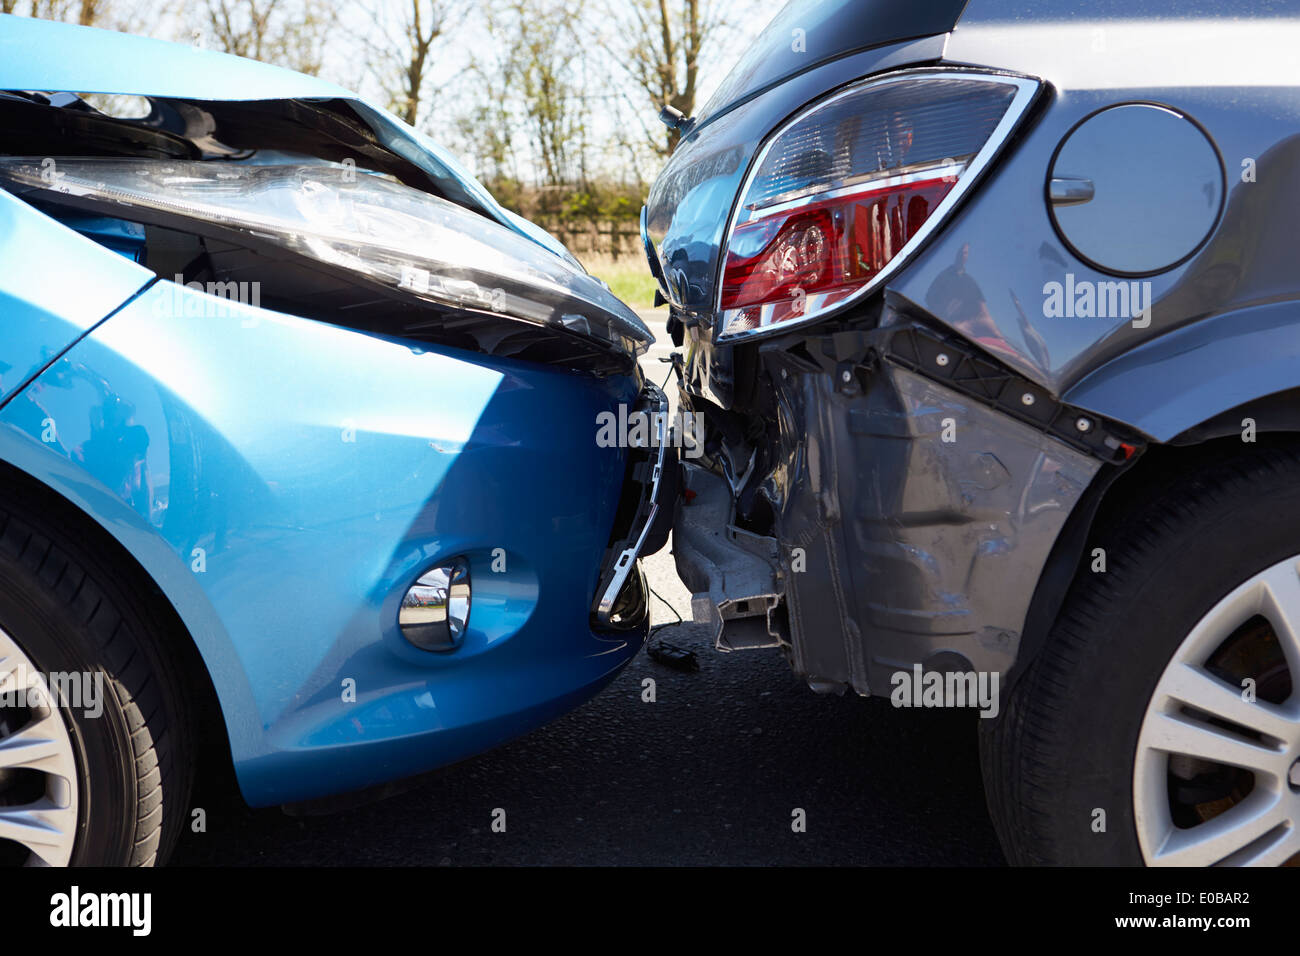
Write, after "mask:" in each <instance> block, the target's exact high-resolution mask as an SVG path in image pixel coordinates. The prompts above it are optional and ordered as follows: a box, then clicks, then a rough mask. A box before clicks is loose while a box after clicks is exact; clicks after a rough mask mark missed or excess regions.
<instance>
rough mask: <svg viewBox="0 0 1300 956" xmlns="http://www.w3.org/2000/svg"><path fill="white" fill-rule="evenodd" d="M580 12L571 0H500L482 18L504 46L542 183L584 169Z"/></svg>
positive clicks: (568, 178) (579, 175)
mask: <svg viewBox="0 0 1300 956" xmlns="http://www.w3.org/2000/svg"><path fill="white" fill-rule="evenodd" d="M580 15H581V7H580V4H579V3H578V2H576V0H551V2H549V3H545V4H542V3H538V2H536V0H505V2H503V3H501V4H500V6H499V8H498V9H497V10H496V11H493V12H492V13H490V14H489V17H488V29H489V33H491V34H492V35H493V36H495V37H496V38H497V39H498V42H501V43H503V45H504V47H505V49H506V50H507V51H508V52H507V56H506V65H505V68H506V70H507V71H508V74H509V75H510V76H511V77H512V79H513V81H514V83H515V84H516V86H515V90H514V92H515V93H516V95H517V97H518V102H519V109H520V112H521V113H522V117H521V118H522V120H523V126H524V128H525V129H526V130H527V133H528V138H529V140H530V141H531V144H532V147H533V154H534V160H535V165H536V167H537V170H538V172H539V173H540V178H541V181H542V183H543V184H544V185H547V186H558V185H561V184H564V183H568V182H573V181H575V180H581V179H583V178H584V176H585V171H586V157H585V146H586V141H587V117H586V102H585V100H584V99H583V98H582V96H581V95H580V93H579V90H578V84H577V82H576V77H575V65H576V61H577V60H578V58H579V53H580V52H581V50H582V42H581V39H580V37H579V30H578V24H579V18H580Z"/></svg>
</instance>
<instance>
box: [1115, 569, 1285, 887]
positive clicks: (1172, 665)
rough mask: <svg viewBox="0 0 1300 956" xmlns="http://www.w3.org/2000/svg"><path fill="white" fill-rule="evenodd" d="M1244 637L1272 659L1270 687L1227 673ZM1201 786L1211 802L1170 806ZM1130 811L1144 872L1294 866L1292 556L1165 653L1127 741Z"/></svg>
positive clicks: (1234, 595) (1235, 592)
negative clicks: (1132, 751)
mask: <svg viewBox="0 0 1300 956" xmlns="http://www.w3.org/2000/svg"><path fill="white" fill-rule="evenodd" d="M1270 635H1271V636H1270ZM1134 639H1141V635H1135V636H1134ZM1247 640H1249V641H1255V642H1257V643H1258V644H1259V648H1258V649H1257V650H1256V651H1255V653H1256V654H1257V655H1258V654H1263V655H1264V656H1265V657H1266V658H1267V659H1268V660H1269V661H1271V665H1270V666H1269V667H1268V668H1267V669H1266V670H1267V673H1269V674H1271V675H1272V678H1271V679H1268V681H1267V682H1268V683H1269V685H1270V686H1265V681H1264V680H1255V679H1254V678H1242V679H1240V680H1238V679H1235V677H1234V674H1235V675H1236V676H1239V675H1240V674H1242V673H1246V672H1247V670H1245V669H1237V670H1235V671H1230V670H1228V669H1226V665H1225V664H1224V663H1223V662H1225V661H1228V660H1231V661H1234V662H1235V661H1240V660H1242V659H1244V655H1245V654H1247V653H1249V649H1247V650H1246V651H1242V650H1241V649H1239V648H1238V647H1237V646H1236V645H1235V644H1234V643H1233V642H1234V641H1236V642H1240V641H1247ZM1256 659H1258V658H1256ZM1283 664H1284V666H1283ZM1270 688H1271V689H1270ZM1206 780H1216V781H1218V783H1217V786H1218V788H1219V792H1217V793H1215V794H1213V797H1212V798H1211V799H1207V800H1206V801H1204V802H1203V803H1199V804H1196V803H1195V799H1196V798H1195V797H1191V798H1184V799H1181V800H1180V799H1179V798H1178V794H1179V793H1183V794H1186V793H1188V792H1191V793H1195V792H1196V787H1197V786H1198V785H1199V786H1201V787H1202V790H1205V789H1207V788H1206V786H1205V785H1204V784H1199V783H1198V782H1199V781H1206ZM1225 780H1227V781H1228V784H1227V785H1225V784H1224V783H1223V781H1225ZM1189 800H1190V801H1191V802H1192V803H1193V806H1191V808H1190V809H1189V807H1188V806H1187V804H1188V802H1189ZM1133 810H1134V817H1135V822H1136V826H1137V835H1138V842H1139V844H1140V846H1141V850H1142V855H1143V858H1144V859H1145V861H1146V863H1147V864H1148V865H1154V866H1213V865H1220V866H1224V865H1226V866H1277V865H1281V864H1284V863H1287V862H1288V861H1291V862H1292V863H1294V862H1296V861H1297V860H1300V856H1298V854H1300V555H1297V556H1294V557H1291V558H1288V559H1286V560H1285V561H1281V562H1279V563H1278V564H1275V565H1273V566H1272V567H1270V568H1267V569H1265V570H1264V571H1261V572H1260V573H1258V574H1256V575H1255V576H1254V577H1252V578H1250V579H1249V580H1248V581H1246V582H1245V583H1244V584H1242V585H1241V586H1240V587H1238V588H1236V589H1235V590H1233V591H1232V593H1230V594H1229V595H1228V596H1227V597H1225V598H1224V599H1223V600H1221V601H1219V602H1218V604H1216V605H1215V606H1214V607H1213V608H1212V609H1211V610H1210V611H1209V612H1208V613H1207V614H1206V615H1205V616H1204V617H1203V618H1201V620H1200V621H1199V622H1198V623H1197V624H1196V626H1195V627H1193V628H1192V630H1191V632H1190V633H1189V634H1188V635H1187V637H1186V638H1185V639H1184V640H1183V642H1182V644H1180V645H1179V647H1178V649H1177V650H1176V651H1175V652H1174V655H1173V657H1172V659H1171V660H1170V662H1169V664H1168V666H1166V668H1165V671H1164V673H1163V674H1162V675H1161V677H1160V680H1159V682H1158V683H1157V684H1156V688H1155V692H1154V693H1153V694H1152V696H1151V699H1150V701H1149V702H1148V704H1147V710H1146V715H1145V717H1144V719H1143V722H1142V728H1141V731H1140V733H1139V735H1138V744H1137V753H1136V757H1135V762H1134V772H1133ZM1293 857H1294V858H1296V860H1293V859H1292V858H1293Z"/></svg>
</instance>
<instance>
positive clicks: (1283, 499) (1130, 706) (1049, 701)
mask: <svg viewBox="0 0 1300 956" xmlns="http://www.w3.org/2000/svg"><path fill="white" fill-rule="evenodd" d="M1234 446H1235V447H1234ZM1166 479H1167V480H1166ZM1096 547H1101V548H1104V549H1105V555H1106V565H1107V567H1106V571H1105V573H1094V572H1093V571H1092V570H1091V567H1090V566H1089V563H1088V562H1087V561H1086V560H1085V561H1084V562H1083V564H1082V566H1081V567H1080V570H1079V573H1078V575H1077V577H1076V579H1075V581H1074V582H1073V585H1072V588H1071V590H1070V592H1069V594H1068V596H1067V598H1066V600H1065V603H1064V605H1063V607H1062V609H1061V612H1060V614H1059V615H1058V617H1057V620H1056V622H1055V623H1054V625H1053V627H1052V629H1051V632H1050V633H1049V635H1048V637H1047V640H1046V644H1045V646H1044V647H1043V649H1042V651H1041V653H1040V654H1039V656H1038V657H1037V658H1036V659H1035V661H1034V662H1033V664H1032V665H1031V666H1030V667H1029V668H1028V669H1027V670H1026V672H1025V673H1024V674H1023V675H1022V677H1021V679H1020V680H1019V682H1018V683H1017V684H1016V686H1015V687H1013V688H1012V690H1011V692H1010V694H1009V696H1008V699H1007V701H1006V702H1005V706H1004V707H1003V710H1002V713H1001V714H1000V716H999V717H998V718H996V719H995V720H983V721H980V734H979V737H980V756H981V761H982V765H983V773H984V786H985V793H986V796H987V799H988V805H989V811H990V815H991V816H992V819H993V824H994V828H995V829H996V831H997V834H998V838H999V840H1000V841H1001V844H1002V848H1003V850H1004V852H1005V853H1006V855H1007V858H1008V860H1009V861H1010V862H1011V863H1012V864H1015V865H1076V864H1081V865H1142V863H1143V857H1142V853H1141V849H1140V845H1139V841H1138V835H1137V829H1136V825H1135V822H1134V809H1133V770H1134V759H1135V754H1136V749H1137V742H1138V735H1139V731H1140V729H1141V726H1142V721H1143V718H1144V716H1145V712H1146V708H1147V706H1148V703H1149V701H1150V700H1151V695H1152V694H1153V692H1154V690H1155V686H1156V684H1157V682H1158V681H1159V679H1160V676H1161V674H1162V673H1163V672H1164V670H1165V667H1166V665H1167V664H1168V662H1169V661H1170V659H1171V657H1172V656H1173V654H1174V653H1175V651H1176V650H1177V648H1178V647H1179V646H1180V644H1181V643H1182V641H1183V639H1184V638H1185V637H1186V636H1187V634H1188V633H1189V632H1190V631H1191V629H1192V628H1193V626H1194V625H1195V624H1196V623H1197V622H1198V621H1199V620H1200V619H1201V618H1202V617H1203V616H1204V615H1205V614H1206V613H1207V612H1208V611H1209V610H1210V609H1211V608H1213V607H1214V605H1215V604H1217V603H1218V602H1219V601H1220V600H1221V599H1222V598H1223V597H1224V596H1226V595H1227V594H1229V593H1230V592H1231V591H1232V590H1234V589H1235V588H1237V587H1238V586H1239V585H1241V584H1242V583H1243V582H1245V581H1247V580H1249V579H1250V578H1251V577H1252V576H1254V575H1255V574H1257V573H1259V572H1260V571H1262V570H1264V569H1266V568H1269V567H1271V566H1272V565H1274V564H1276V563H1277V562H1279V561H1282V560H1284V559H1286V558H1288V557H1291V556H1293V555H1296V554H1297V553H1300V453H1298V452H1297V449H1296V448H1295V446H1294V445H1290V444H1287V445H1283V444H1278V445H1272V446H1264V445H1262V444H1261V445H1258V446H1256V445H1245V446H1243V445H1242V444H1240V443H1235V442H1229V443H1226V444H1225V445H1223V446H1219V448H1218V449H1216V451H1215V452H1214V453H1213V455H1212V456H1207V457H1206V458H1204V459H1202V460H1200V463H1199V464H1198V465H1196V466H1195V467H1194V468H1190V469H1183V470H1179V471H1170V472H1168V473H1166V474H1164V475H1162V476H1161V480H1159V481H1151V480H1147V481H1146V482H1145V487H1144V488H1142V489H1140V490H1139V491H1138V492H1137V493H1135V494H1132V495H1130V496H1129V497H1128V503H1127V504H1126V505H1124V506H1123V507H1122V508H1120V509H1117V510H1114V511H1113V512H1112V513H1110V514H1108V515H1105V516H1103V517H1102V518H1101V519H1100V520H1099V522H1098V525H1097V527H1096V528H1094V530H1093V533H1092V535H1091V536H1090V542H1089V545H1088V550H1087V552H1086V554H1088V555H1091V554H1092V549H1093V548H1096ZM1292 677H1300V675H1292ZM1295 683H1296V684H1297V685H1300V680H1297V681H1296V682H1295ZM1099 809H1100V810H1104V811H1105V830H1104V832H1098V830H1097V828H1096V823H1095V821H1096V820H1097V819H1098V817H1097V815H1096V811H1097V810H1099Z"/></svg>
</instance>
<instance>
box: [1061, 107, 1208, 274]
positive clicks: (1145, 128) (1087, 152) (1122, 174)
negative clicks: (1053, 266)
mask: <svg viewBox="0 0 1300 956" xmlns="http://www.w3.org/2000/svg"><path fill="white" fill-rule="evenodd" d="M1048 176H1049V179H1050V180H1051V182H1052V183H1058V182H1060V181H1061V180H1062V179H1065V180H1068V181H1071V182H1073V183H1075V184H1078V185H1077V186H1076V188H1074V189H1073V190H1070V191H1069V194H1068V195H1066V196H1065V197H1064V198H1063V199H1062V198H1061V197H1059V196H1058V195H1055V194H1053V193H1051V192H1050V188H1049V194H1048V205H1049V208H1050V210H1051V214H1052V220H1053V222H1054V223H1055V224H1056V229H1057V231H1058V232H1059V233H1060V234H1061V238H1062V239H1063V240H1065V243H1066V244H1067V245H1068V246H1069V248H1070V251H1071V252H1073V253H1074V254H1075V255H1076V256H1077V257H1078V258H1079V259H1080V260H1082V261H1084V262H1088V263H1091V264H1092V265H1095V266H1096V267H1097V268H1099V269H1102V270H1104V271H1106V272H1114V273H1118V274H1121V275H1145V274H1149V273H1152V272H1163V271H1164V270H1165V269H1168V268H1169V267H1171V266H1173V265H1176V264H1177V263H1178V262H1181V261H1182V260H1183V259H1186V258H1187V257H1188V256H1190V255H1191V254H1192V253H1193V252H1195V251H1196V249H1197V247H1198V246H1200V244H1201V243H1202V242H1204V241H1205V237H1206V236H1208V235H1209V234H1210V230H1211V229H1213V228H1214V224H1215V223H1216V222H1218V219H1219V212H1220V211H1221V209H1222V207H1223V178H1224V177H1223V164H1222V162H1220V160H1219V153H1218V151H1217V150H1216V149H1215V148H1214V144H1213V143H1211V142H1210V140H1209V139H1208V138H1207V137H1206V135H1205V134H1204V133H1203V132H1201V130H1200V128H1199V127H1198V126H1197V125H1196V124H1195V123H1193V122H1192V121H1191V120H1189V119H1187V117H1185V116H1181V115H1179V114H1178V113H1175V112H1174V111H1173V110H1170V109H1167V108H1166V107H1163V106H1153V105H1151V104H1149V103H1127V104H1125V105H1122V106H1111V107H1108V108H1107V109H1104V110H1102V111H1101V112H1100V113H1095V114H1093V115H1092V116H1089V117H1088V118H1087V119H1085V120H1084V121H1083V122H1082V123H1080V124H1079V125H1078V126H1076V127H1075V128H1074V129H1073V130H1071V131H1070V133H1069V135H1068V136H1066V138H1065V140H1064V141H1063V142H1062V143H1061V147H1060V150H1059V151H1058V152H1057V154H1056V159H1055V160H1053V161H1052V168H1051V171H1050V172H1049V174H1048Z"/></svg>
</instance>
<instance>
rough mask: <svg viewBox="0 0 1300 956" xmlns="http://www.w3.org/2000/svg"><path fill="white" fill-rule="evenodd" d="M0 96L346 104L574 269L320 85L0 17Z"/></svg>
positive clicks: (477, 195) (514, 221) (543, 238)
mask: <svg viewBox="0 0 1300 956" xmlns="http://www.w3.org/2000/svg"><path fill="white" fill-rule="evenodd" d="M0 90H35V91H40V92H46V93H53V92H60V93H109V94H125V95H131V96H156V97H165V98H168V99H182V100H216V101H220V100H229V101H236V100H273V99H297V100H316V101H320V100H343V101H345V102H347V103H348V104H349V105H350V106H351V107H352V109H353V110H354V111H355V112H356V114H357V115H358V116H360V117H361V119H362V120H363V121H364V122H365V123H366V124H367V125H368V126H369V127H370V128H371V129H372V130H373V131H374V133H375V136H376V137H377V138H378V139H379V140H380V141H381V142H383V144H384V145H385V146H386V147H387V148H388V149H389V150H391V151H392V152H394V153H395V154H397V155H399V156H401V157H403V158H404V159H407V160H408V161H410V162H412V163H414V164H415V165H416V166H419V167H420V168H421V169H422V170H424V172H426V173H427V174H428V175H429V176H430V177H431V178H432V179H434V180H435V181H436V182H437V183H438V185H439V186H440V187H441V188H442V189H443V191H444V192H445V194H446V195H447V198H449V199H451V200H453V201H454V202H458V203H459V204H461V205H463V206H467V207H469V208H471V209H474V210H475V211H476V212H480V213H483V214H484V215H487V216H488V217H490V218H491V219H494V220H496V221H497V222H499V223H501V224H502V225H505V226H508V227H509V228H511V229H513V230H514V231H515V232H518V233H520V234H522V235H524V236H526V237H527V238H529V239H531V240H533V241H534V242H536V243H538V244H539V245H541V246H543V247H545V248H546V249H548V250H550V251H551V252H553V253H554V254H555V255H558V256H560V257H561V258H564V259H567V260H569V261H571V262H572V261H574V260H573V258H572V256H571V254H570V253H569V252H568V250H567V249H565V248H564V245H563V244H562V243H561V242H559V240H557V239H555V238H554V237H553V236H551V235H550V234H549V233H548V232H546V231H545V230H544V229H541V228H540V227H538V226H536V225H534V224H533V223H530V222H527V221H526V220H523V219H520V218H519V217H517V216H512V215H511V214H510V213H509V212H507V211H506V210H505V209H503V208H501V206H500V205H499V204H498V203H497V201H496V200H495V199H493V198H492V194H491V193H489V192H488V191H487V189H486V188H484V186H483V185H482V184H481V183H479V182H478V181H477V180H476V179H475V178H474V177H473V176H471V175H470V174H469V172H468V171H467V170H466V169H464V168H463V167H462V166H461V165H460V164H459V163H458V162H457V161H456V159H455V158H454V157H453V156H452V155H451V154H450V153H448V152H447V151H446V150H445V149H443V148H442V147H441V146H439V145H438V144H437V143H435V142H433V141H432V140H430V139H429V138H428V137H426V136H424V135H422V134H421V133H419V132H418V131H416V130H414V129H412V128H411V127H410V126H408V125H407V124H405V123H403V122H402V121H401V120H399V119H398V118H397V117H395V116H393V115H392V114H391V113H389V112H388V111H387V110H385V109H383V108H382V107H380V106H378V105H376V104H373V103H370V102H368V101H366V100H364V99H362V98H361V97H358V96H357V95H356V94H355V93H352V92H351V91H349V90H346V89H344V88H343V87H341V86H336V85H335V84H333V83H330V82H328V81H326V80H322V79H319V78H318V77H314V76H308V75H306V74H304V73H295V72H294V71H293V70H286V69H282V68H280V67H277V66H271V65H269V64H266V63H261V62H258V61H257V60H247V59H244V58H243V57H238V56H232V55H230V54H228V53H217V52H214V51H212V50H203V49H199V48H198V47H193V46H186V45H184V44H180V43H168V42H166V41H163V40H153V39H150V38H148V37H141V36H134V35H132V34H129V33H117V32H114V31H112V30H99V29H95V28H93V27H82V26H77V25H75V24H70V23H58V22H53V21H49V20H38V19H33V18H28V17H19V16H14V15H12V14H0Z"/></svg>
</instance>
